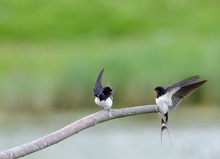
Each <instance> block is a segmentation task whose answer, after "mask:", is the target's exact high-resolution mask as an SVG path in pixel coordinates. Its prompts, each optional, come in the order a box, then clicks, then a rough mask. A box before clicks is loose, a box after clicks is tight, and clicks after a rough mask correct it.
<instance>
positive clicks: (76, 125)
mask: <svg viewBox="0 0 220 159" xmlns="http://www.w3.org/2000/svg"><path fill="white" fill-rule="evenodd" d="M156 112H157V107H156V105H145V106H136V107H130V108H122V109H112V110H111V111H110V112H108V111H106V110H101V111H98V112H97V113H94V114H91V115H89V116H86V117H84V118H82V119H79V120H77V121H75V122H73V123H72V124H70V125H67V126H66V127H64V128H62V129H60V130H57V131H55V132H53V133H51V134H49V135H46V136H44V137H41V138H39V139H37V140H34V141H32V142H29V143H26V144H23V145H20V146H18V147H14V148H11V149H8V150H5V151H2V152H0V159H16V158H19V157H23V156H26V155H28V154H31V153H34V152H36V151H39V150H41V149H44V148H46V147H49V146H51V145H53V144H56V143H58V142H60V141H62V140H64V139H66V138H68V137H70V136H72V135H74V134H76V133H78V132H80V131H82V130H84V129H86V128H89V127H92V126H95V125H96V124H99V123H102V122H105V121H108V120H112V119H116V118H122V117H127V116H132V115H139V114H147V113H156Z"/></svg>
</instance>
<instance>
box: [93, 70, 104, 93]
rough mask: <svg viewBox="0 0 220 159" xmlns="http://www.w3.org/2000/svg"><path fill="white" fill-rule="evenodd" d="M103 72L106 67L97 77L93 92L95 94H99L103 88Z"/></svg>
mask: <svg viewBox="0 0 220 159" xmlns="http://www.w3.org/2000/svg"><path fill="white" fill-rule="evenodd" d="M103 72H104V69H102V70H101V72H100V73H99V75H98V77H97V79H96V83H95V86H94V88H93V93H94V95H95V96H97V95H98V94H99V93H100V92H102V90H103V87H102V75H103Z"/></svg>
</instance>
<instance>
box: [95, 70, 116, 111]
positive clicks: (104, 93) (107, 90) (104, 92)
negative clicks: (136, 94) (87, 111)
mask: <svg viewBox="0 0 220 159" xmlns="http://www.w3.org/2000/svg"><path fill="white" fill-rule="evenodd" d="M103 72H104V69H102V70H101V72H100V73H99V75H98V77H97V80H96V83H95V87H94V88H93V93H94V96H95V103H96V104H97V105H99V106H101V107H103V108H104V109H106V110H110V109H111V107H112V104H113V90H112V87H111V85H110V83H108V84H107V86H106V87H104V88H103V87H102V75H103Z"/></svg>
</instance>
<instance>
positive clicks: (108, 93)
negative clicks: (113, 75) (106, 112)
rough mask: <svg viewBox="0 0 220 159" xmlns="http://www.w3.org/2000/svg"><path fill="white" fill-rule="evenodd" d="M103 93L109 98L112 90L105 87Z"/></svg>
mask: <svg viewBox="0 0 220 159" xmlns="http://www.w3.org/2000/svg"><path fill="white" fill-rule="evenodd" d="M102 92H103V94H104V95H106V96H108V97H109V96H110V95H111V94H112V89H111V88H110V87H105V88H103V91H102Z"/></svg>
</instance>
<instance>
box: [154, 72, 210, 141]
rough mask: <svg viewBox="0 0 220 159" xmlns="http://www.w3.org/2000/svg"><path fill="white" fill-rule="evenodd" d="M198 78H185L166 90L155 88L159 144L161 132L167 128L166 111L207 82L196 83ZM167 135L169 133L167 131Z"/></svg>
mask: <svg viewBox="0 0 220 159" xmlns="http://www.w3.org/2000/svg"><path fill="white" fill-rule="evenodd" d="M198 79H199V76H192V77H189V78H186V79H184V80H182V81H180V82H177V83H175V84H173V85H171V86H169V87H167V88H164V87H162V86H158V87H156V88H155V89H154V90H155V91H156V92H157V96H156V105H157V107H158V112H159V114H160V115H161V117H162V120H161V142H162V132H163V130H164V129H167V131H168V128H167V126H166V124H167V122H168V111H169V110H173V109H175V108H176V107H177V106H178V105H179V104H180V102H181V101H182V100H183V99H184V98H185V97H187V96H189V95H190V94H191V93H192V92H194V91H195V90H196V89H197V88H199V87H200V86H201V85H202V84H204V83H205V82H206V81H207V80H203V81H200V82H197V80H198ZM168 134H169V131H168Z"/></svg>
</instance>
